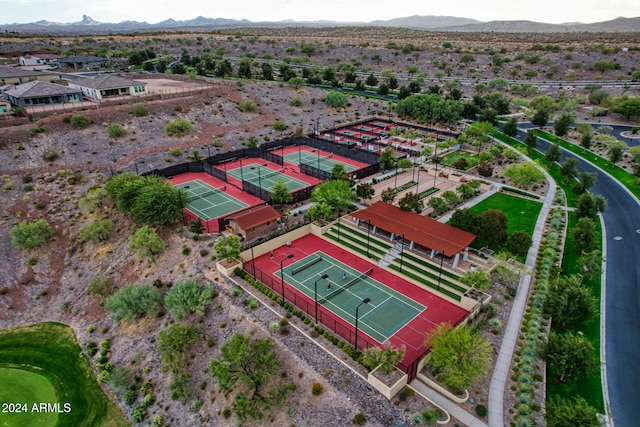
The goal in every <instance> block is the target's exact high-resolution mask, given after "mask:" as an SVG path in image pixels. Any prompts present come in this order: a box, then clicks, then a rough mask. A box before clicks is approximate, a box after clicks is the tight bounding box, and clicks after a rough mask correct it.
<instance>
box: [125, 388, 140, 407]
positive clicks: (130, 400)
mask: <svg viewBox="0 0 640 427" xmlns="http://www.w3.org/2000/svg"><path fill="white" fill-rule="evenodd" d="M137 398H138V392H136V391H135V390H128V391H127V392H126V393H125V394H124V403H125V404H127V405H128V406H131V405H133V404H134V402H135V401H136V399H137Z"/></svg>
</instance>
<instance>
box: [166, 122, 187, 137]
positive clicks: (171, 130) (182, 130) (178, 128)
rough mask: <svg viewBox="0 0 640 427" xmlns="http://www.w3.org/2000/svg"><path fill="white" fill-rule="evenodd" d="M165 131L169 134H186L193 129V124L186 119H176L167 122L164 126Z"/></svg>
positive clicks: (178, 135)
mask: <svg viewBox="0 0 640 427" xmlns="http://www.w3.org/2000/svg"><path fill="white" fill-rule="evenodd" d="M164 130H165V132H166V133H167V135H169V136H177V137H180V136H185V135H189V134H190V133H191V132H192V131H193V126H192V125H191V123H189V121H188V120H186V119H182V118H179V119H175V120H172V121H170V122H169V123H167V124H166V125H165V127H164Z"/></svg>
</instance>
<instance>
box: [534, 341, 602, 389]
mask: <svg viewBox="0 0 640 427" xmlns="http://www.w3.org/2000/svg"><path fill="white" fill-rule="evenodd" d="M541 356H542V358H543V359H544V360H545V361H546V362H547V367H548V369H549V373H550V374H551V375H553V376H554V377H556V378H558V380H559V381H560V382H564V381H566V380H567V379H570V378H575V377H577V376H580V375H584V374H586V373H587V372H589V371H590V370H591V369H595V368H597V366H598V363H597V360H596V357H595V350H594V348H593V345H592V344H591V342H590V341H589V340H587V338H585V337H584V336H581V335H574V334H573V333H572V332H563V333H561V334H558V333H556V332H554V331H552V332H551V333H550V334H549V340H548V341H547V343H546V344H545V345H544V346H543V348H542V352H541Z"/></svg>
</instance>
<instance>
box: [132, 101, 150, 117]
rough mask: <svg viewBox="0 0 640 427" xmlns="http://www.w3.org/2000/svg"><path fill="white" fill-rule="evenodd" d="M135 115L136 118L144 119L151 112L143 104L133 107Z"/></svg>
mask: <svg viewBox="0 0 640 427" xmlns="http://www.w3.org/2000/svg"><path fill="white" fill-rule="evenodd" d="M132 112H133V115H134V116H136V117H143V116H146V115H147V114H149V110H147V107H145V106H144V105H142V104H136V105H134V106H133V111H132Z"/></svg>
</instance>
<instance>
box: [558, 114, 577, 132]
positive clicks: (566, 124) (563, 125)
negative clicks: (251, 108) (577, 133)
mask: <svg viewBox="0 0 640 427" xmlns="http://www.w3.org/2000/svg"><path fill="white" fill-rule="evenodd" d="M574 119H575V118H574V116H573V114H571V113H562V114H561V115H560V117H558V118H556V120H555V122H554V123H553V129H554V131H555V133H556V135H558V136H559V137H561V138H562V137H563V136H566V135H567V133H569V128H570V127H571V125H572V124H573V121H574Z"/></svg>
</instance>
